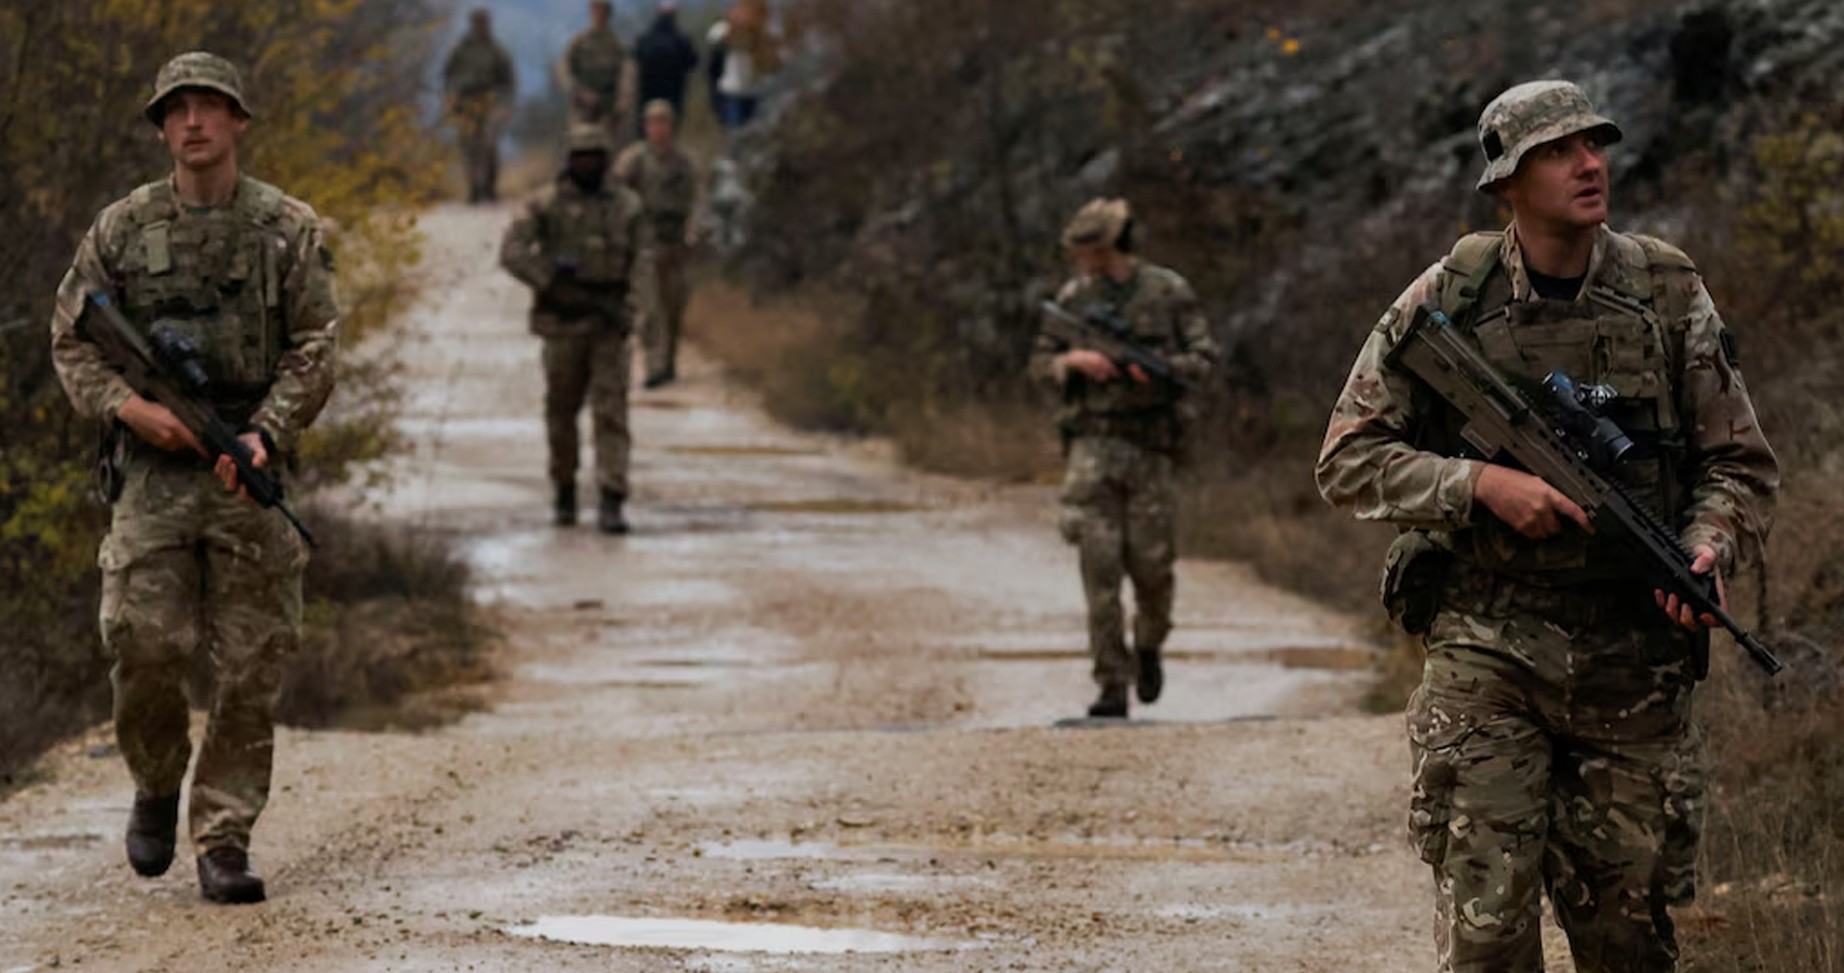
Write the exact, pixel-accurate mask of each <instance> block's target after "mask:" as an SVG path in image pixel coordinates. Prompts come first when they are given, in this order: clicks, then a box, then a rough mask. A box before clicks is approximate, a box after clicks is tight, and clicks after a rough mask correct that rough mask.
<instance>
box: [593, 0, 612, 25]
mask: <svg viewBox="0 0 1844 973" xmlns="http://www.w3.org/2000/svg"><path fill="white" fill-rule="evenodd" d="M609 10H610V8H609V6H608V4H605V3H592V4H590V5H589V22H590V23H592V24H594V25H596V26H597V27H606V26H608V15H609Z"/></svg>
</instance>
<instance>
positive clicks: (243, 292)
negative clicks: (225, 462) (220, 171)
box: [115, 177, 290, 421]
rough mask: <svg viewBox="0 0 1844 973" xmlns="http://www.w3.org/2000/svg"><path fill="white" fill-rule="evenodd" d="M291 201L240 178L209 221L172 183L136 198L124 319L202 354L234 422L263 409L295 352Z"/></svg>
mask: <svg viewBox="0 0 1844 973" xmlns="http://www.w3.org/2000/svg"><path fill="white" fill-rule="evenodd" d="M285 201H286V197H285V196H283V194H282V191H281V190H279V189H277V188H275V187H274V186H270V185H268V184H266V183H262V182H258V181H256V180H254V179H251V178H248V177H239V179H238V180H237V189H236V194H235V196H234V197H233V198H232V201H231V202H230V203H229V204H228V205H225V206H221V207H218V208H216V209H213V210H210V211H207V212H203V213H200V212H195V211H191V210H188V209H187V208H186V207H185V206H183V205H182V204H181V203H180V201H179V196H178V194H177V193H176V192H175V191H174V189H173V185H172V183H171V181H169V180H162V181H160V182H155V183H149V184H148V185H145V186H142V187H141V188H139V189H137V190H135V191H134V193H133V195H131V196H130V197H129V206H128V214H127V215H128V219H129V220H131V221H132V223H133V225H134V232H132V233H130V234H129V236H128V241H127V246H126V248H125V250H124V252H123V253H122V255H121V257H120V259H119V260H118V262H117V264H116V268H115V270H116V276H117V281H118V283H119V286H120V289H121V304H122V312H123V313H124V314H125V315H126V316H127V317H128V319H129V320H130V321H132V322H133V323H134V324H136V325H137V326H139V327H141V328H142V329H144V330H151V329H152V327H153V325H154V324H155V322H163V323H165V324H167V325H168V326H170V327H171V328H172V329H173V330H175V331H177V332H179V333H180V334H183V335H185V336H186V337H188V338H190V339H191V340H192V342H193V343H194V344H196V345H197V346H198V348H199V350H200V352H201V354H202V357H203V365H204V368H205V374H206V376H207V377H208V378H209V379H210V380H211V384H212V392H213V395H212V397H213V405H215V406H217V407H218V408H219V410H220V411H221V412H223V413H224V414H225V417H226V419H227V420H235V421H243V420H246V419H247V418H248V415H249V414H250V413H251V412H253V411H254V410H255V408H256V407H257V406H258V405H259V404H260V403H261V401H262V399H263V397H264V396H266V395H267V394H268V392H269V386H270V385H271V384H273V382H274V381H275V366H276V364H277V362H278V361H280V359H281V356H282V353H283V351H285V350H286V346H287V345H286V343H287V329H286V320H285V309H284V306H283V295H282V282H283V280H284V278H285V277H286V275H287V272H288V268H287V267H286V266H284V261H285V260H286V259H287V258H288V257H289V253H290V250H289V241H288V238H287V235H286V233H285V226H284V215H285V213H286V208H285Z"/></svg>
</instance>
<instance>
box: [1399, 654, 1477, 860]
mask: <svg viewBox="0 0 1844 973" xmlns="http://www.w3.org/2000/svg"><path fill="white" fill-rule="evenodd" d="M1408 724H1409V750H1410V753H1411V754H1412V755H1413V758H1414V761H1415V767H1414V776H1413V778H1412V781H1411V786H1410V792H1409V842H1410V844H1412V845H1414V847H1415V853H1416V854H1417V855H1418V856H1420V858H1421V860H1422V861H1424V862H1427V863H1428V864H1430V865H1436V866H1438V865H1441V864H1442V863H1444V862H1445V861H1446V860H1447V839H1448V837H1449V835H1451V834H1452V830H1453V823H1454V820H1453V791H1454V784H1455V782H1456V781H1457V779H1458V776H1459V773H1458V768H1457V766H1456V762H1455V755H1456V753H1457V751H1458V750H1459V749H1460V745H1461V744H1462V743H1464V742H1465V741H1466V738H1467V737H1468V736H1470V735H1471V734H1472V731H1473V728H1472V727H1470V726H1467V725H1465V724H1461V723H1454V722H1450V721H1445V720H1437V719H1436V718H1435V717H1434V716H1433V715H1432V714H1431V713H1430V712H1429V707H1428V706H1427V705H1426V703H1425V701H1424V698H1423V693H1422V690H1420V689H1417V690H1416V691H1415V695H1414V697H1413V698H1411V700H1410V702H1409V716H1408Z"/></svg>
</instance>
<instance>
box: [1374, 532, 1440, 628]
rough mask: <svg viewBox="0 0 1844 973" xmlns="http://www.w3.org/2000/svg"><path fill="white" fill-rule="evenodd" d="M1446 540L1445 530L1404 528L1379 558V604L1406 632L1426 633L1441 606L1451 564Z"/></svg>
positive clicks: (1391, 619)
mask: <svg viewBox="0 0 1844 973" xmlns="http://www.w3.org/2000/svg"><path fill="white" fill-rule="evenodd" d="M1450 543H1451V542H1450V540H1449V539H1448V537H1447V536H1446V535H1445V534H1435V533H1433V532H1430V531H1425V530H1411V531H1405V532H1404V533H1403V534H1402V535H1401V536H1399V537H1397V538H1396V540H1395V543H1393V544H1391V545H1390V546H1389V553H1388V554H1387V555H1385V557H1384V559H1383V608H1384V610H1385V611H1387V612H1389V618H1390V621H1393V622H1395V623H1396V624H1397V625H1400V626H1401V627H1402V630H1403V631H1405V632H1407V633H1409V634H1410V635H1426V634H1427V633H1428V630H1429V629H1430V628H1432V627H1433V625H1434V616H1435V614H1436V613H1438V612H1439V611H1440V609H1441V595H1442V590H1443V589H1444V588H1445V587H1446V585H1447V575H1448V572H1449V571H1450V570H1451V568H1452V567H1453V549H1452V547H1451V546H1449V545H1450Z"/></svg>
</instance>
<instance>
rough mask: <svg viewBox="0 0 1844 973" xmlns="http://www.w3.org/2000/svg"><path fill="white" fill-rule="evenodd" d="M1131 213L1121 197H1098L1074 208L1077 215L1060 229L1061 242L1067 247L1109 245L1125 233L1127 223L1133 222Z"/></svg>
mask: <svg viewBox="0 0 1844 973" xmlns="http://www.w3.org/2000/svg"><path fill="white" fill-rule="evenodd" d="M1132 219H1133V212H1132V210H1130V209H1129V208H1128V206H1127V201H1126V200H1124V199H1097V200H1092V201H1090V202H1089V203H1088V205H1086V206H1083V207H1082V208H1081V209H1079V210H1077V211H1076V215H1075V217H1074V218H1073V219H1071V220H1070V221H1069V225H1068V226H1067V227H1065V228H1064V229H1063V245H1064V246H1066V247H1094V246H1106V245H1111V244H1113V243H1115V242H1116V241H1118V240H1119V239H1120V238H1121V234H1122V233H1124V232H1126V230H1127V224H1128V223H1129V222H1130V221H1132Z"/></svg>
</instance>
